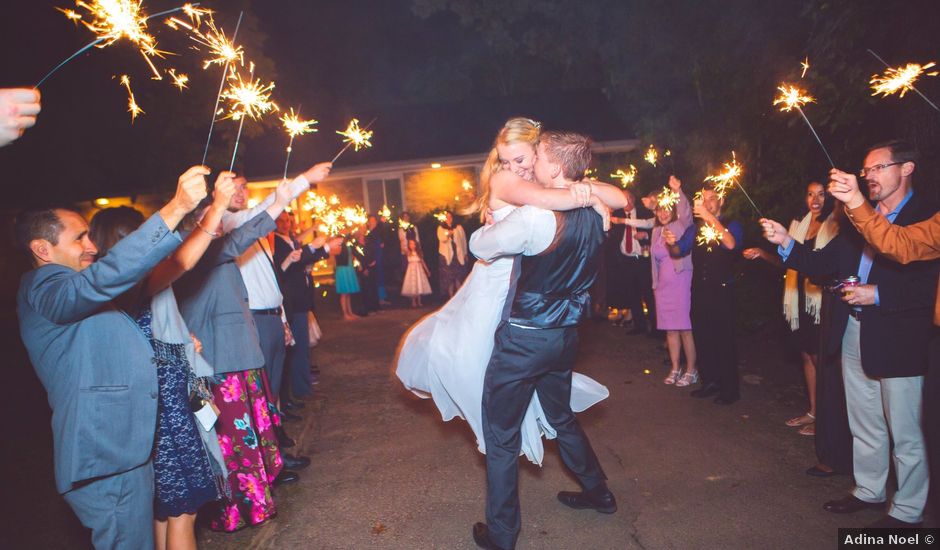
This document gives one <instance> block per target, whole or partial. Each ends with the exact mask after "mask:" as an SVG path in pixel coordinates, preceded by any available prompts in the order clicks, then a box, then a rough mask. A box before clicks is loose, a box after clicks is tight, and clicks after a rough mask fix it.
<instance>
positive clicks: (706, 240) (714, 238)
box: [695, 223, 721, 251]
mask: <svg viewBox="0 0 940 550" xmlns="http://www.w3.org/2000/svg"><path fill="white" fill-rule="evenodd" d="M695 242H696V243H697V244H698V245H699V246H707V247H708V250H709V251H711V249H712V246H713V245H717V244H720V243H721V232H720V231H718V229H717V228H716V227H715V226H714V225H712V224H710V223H706V224H703V225H702V226H701V227H700V228H699V230H698V235H696V236H695Z"/></svg>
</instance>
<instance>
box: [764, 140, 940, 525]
mask: <svg viewBox="0 0 940 550" xmlns="http://www.w3.org/2000/svg"><path fill="white" fill-rule="evenodd" d="M916 166H917V152H916V151H915V150H914V149H913V147H911V146H910V145H909V144H907V143H906V142H903V141H891V142H886V143H880V144H877V145H874V146H872V147H871V149H869V151H868V154H867V155H866V156H865V161H864V168H862V170H861V174H862V176H863V177H864V178H865V180H866V182H867V183H868V189H869V196H870V197H871V198H872V199H873V200H875V201H877V209H878V210H879V211H880V212H881V214H882V215H883V216H884V217H885V218H886V219H887V220H888V221H889V222H891V223H893V224H897V225H899V226H904V225H910V224H913V223H917V222H920V221H923V220H926V219H927V218H929V217H930V216H932V215H934V214H935V213H936V208H935V207H934V206H933V205H932V204H930V202H929V201H928V200H926V199H925V198H923V197H921V196H920V195H918V194H917V193H915V192H914V189H913V174H914V170H915V168H916ZM830 178H831V180H832V181H833V182H835V184H836V185H834V187H839V188H841V186H848V185H851V183H852V182H854V180H855V176H853V175H850V174H846V173H845V172H842V171H840V170H836V169H833V171H832V172H831V174H830ZM856 185H857V184H856ZM761 225H762V226H763V230H764V236H765V237H766V238H767V240H768V241H770V242H771V243H773V244H776V245H778V252H779V253H780V256H781V257H782V258H783V259H784V265H785V266H786V267H790V268H793V269H796V270H798V271H801V272H803V273H804V274H806V275H809V276H817V275H823V274H826V273H832V272H835V273H837V275H838V277H840V278H841V279H843V281H844V282H845V287H844V295H843V297H842V301H841V302H837V303H836V304H835V306H834V307H833V314H832V315H831V316H830V320H829V324H830V325H831V329H832V331H833V332H834V333H835V334H841V335H842V338H841V345H842V351H841V355H842V373H843V378H844V381H845V394H846V406H847V408H848V415H849V427H850V429H851V431H852V436H853V443H854V446H853V466H854V474H855V488H854V490H853V491H852V493H851V494H849V495H847V496H845V497H843V498H841V499H837V500H832V501H829V502H827V503H825V505H824V506H823V508H824V509H826V510H827V511H830V512H833V513H843V514H844V513H853V512H857V511H860V510H863V509H870V508H882V507H883V506H884V503H885V501H886V499H887V493H886V481H887V478H888V470H889V468H890V465H889V460H888V457H889V454H890V456H893V458H894V464H895V466H896V467H897V480H898V490H897V492H895V493H894V496H893V498H892V502H891V505H890V507H889V509H888V515H887V516H886V517H884V518H882V519H881V520H879V521H877V522H875V523H874V524H872V525H871V527H912V526H913V527H917V526H920V524H921V522H922V519H923V510H924V506H925V504H926V500H927V490H928V479H929V475H928V467H927V457H926V451H925V443H924V435H923V431H922V427H921V418H922V408H923V386H924V374H925V372H926V370H927V349H928V343H929V342H930V338H931V335H932V333H933V328H932V326H931V314H932V309H931V306H930V302H928V301H925V299H924V298H925V297H927V298H928V299H933V298H934V292H935V290H936V284H937V282H936V281H937V274H938V264H937V262H935V261H930V262H916V263H912V264H908V265H901V264H899V263H897V262H894V261H892V260H890V259H888V258H886V257H884V256H877V255H876V252H875V250H874V248H873V247H871V246H869V245H866V243H865V241H864V240H863V239H862V238H861V236H860V235H859V234H858V233H857V232H854V231H852V232H849V231H843V232H842V233H840V234H839V235H838V236H837V237H836V238H835V239H833V240H832V241H831V242H830V243H829V245H828V246H826V247H825V248H823V249H822V250H818V251H810V250H809V249H808V248H807V247H806V246H805V245H803V244H800V243H797V242H796V241H795V240H794V239H793V238H792V237H791V236H790V235H788V234H787V232H786V230H785V229H784V228H783V226H781V225H780V224H779V223H777V222H775V221H772V220H766V219H763V220H761ZM850 277H851V278H850ZM931 301H932V300H931ZM839 343H840V342H839V341H838V340H836V341H833V342H830V345H829V348H830V349H827V350H825V351H827V352H835V351H836V350H837V349H838V347H837V346H838V345H839ZM892 443H893V445H892Z"/></svg>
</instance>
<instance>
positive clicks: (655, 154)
mask: <svg viewBox="0 0 940 550" xmlns="http://www.w3.org/2000/svg"><path fill="white" fill-rule="evenodd" d="M643 160H645V161H646V162H648V163H650V164H652V165H653V166H656V163H657V162H658V161H659V151H657V150H656V148H655V147H653V145H652V144H650V147H649V149H647V150H646V154H645V155H643Z"/></svg>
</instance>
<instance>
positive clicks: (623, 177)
mask: <svg viewBox="0 0 940 550" xmlns="http://www.w3.org/2000/svg"><path fill="white" fill-rule="evenodd" d="M610 177H612V178H617V179H618V180H620V185H621V187H627V186H628V185H630V184H631V183H633V182H635V181H636V166H634V165H632V164H631V165H630V168H629V170H627V171H624V170H622V169H620V168H618V169H617V171H616V172H614V173H613V174H611V175H610Z"/></svg>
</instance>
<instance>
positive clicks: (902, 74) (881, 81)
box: [869, 61, 937, 97]
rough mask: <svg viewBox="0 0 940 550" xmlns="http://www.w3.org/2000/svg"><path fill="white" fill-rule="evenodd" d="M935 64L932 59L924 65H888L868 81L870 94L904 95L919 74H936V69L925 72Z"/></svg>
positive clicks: (910, 88)
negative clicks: (883, 70)
mask: <svg viewBox="0 0 940 550" xmlns="http://www.w3.org/2000/svg"><path fill="white" fill-rule="evenodd" d="M935 65H936V63H934V62H933V61H931V62H930V63H927V64H926V65H919V64H917V63H908V64H907V65H905V66H903V67H897V68H894V67H889V68H887V69H886V70H885V72H884V74H883V75H877V74H874V75H872V76H871V80H870V81H869V84H871V89H872V94H871V95H873V96H876V95H878V94H882V95H883V96H884V97H888V96H889V95H891V94H894V93H897V92H901V94H900V97H904V94H906V93H907V92H909V91H911V90H913V89H914V82H915V81H916V80H917V79H918V78H920V76H921V75H923V74H926V75H927V76H937V71H931V72H929V73H925V71H926V70H927V69H931V68H933V67H934V66H935Z"/></svg>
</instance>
